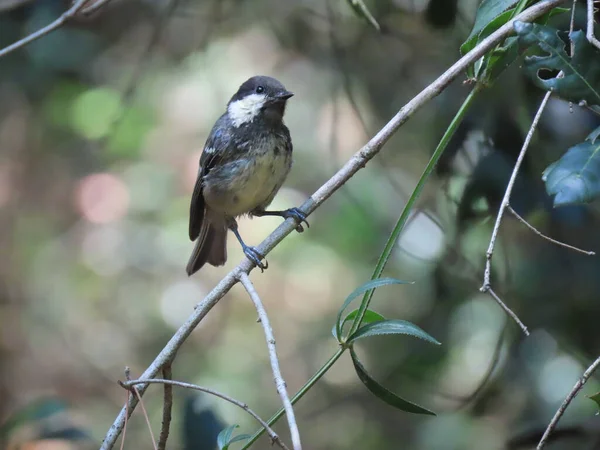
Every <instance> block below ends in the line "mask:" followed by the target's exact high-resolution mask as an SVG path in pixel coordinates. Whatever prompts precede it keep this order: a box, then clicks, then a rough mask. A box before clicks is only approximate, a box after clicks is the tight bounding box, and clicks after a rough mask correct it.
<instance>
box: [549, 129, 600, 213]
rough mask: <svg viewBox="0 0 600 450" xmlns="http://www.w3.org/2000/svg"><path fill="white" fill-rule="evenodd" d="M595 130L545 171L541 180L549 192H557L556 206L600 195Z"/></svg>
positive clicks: (598, 146)
mask: <svg viewBox="0 0 600 450" xmlns="http://www.w3.org/2000/svg"><path fill="white" fill-rule="evenodd" d="M593 134H594V133H592V135H590V136H589V137H588V139H586V140H585V141H583V142H582V143H580V144H577V145H576V146H574V147H571V148H570V149H569V150H568V151H567V153H565V154H564V155H563V156H562V158H560V159H559V160H558V161H556V162H554V163H552V164H551V165H549V166H548V168H547V169H546V170H545V171H544V174H543V176H542V180H543V181H544V182H545V183H546V191H547V192H548V195H551V196H554V206H562V205H571V204H577V203H587V202H590V201H592V200H594V199H595V198H597V197H598V196H600V140H598V139H596V137H597V136H595V135H594V136H593ZM590 137H592V139H593V141H592V140H589V138H590Z"/></svg>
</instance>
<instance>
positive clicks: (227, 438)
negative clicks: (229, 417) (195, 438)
mask: <svg viewBox="0 0 600 450" xmlns="http://www.w3.org/2000/svg"><path fill="white" fill-rule="evenodd" d="M236 428H239V425H231V426H229V427H227V428H224V429H223V430H221V432H220V433H219V435H218V436H217V445H218V446H219V450H228V449H229V446H230V445H231V444H233V443H234V442H238V441H243V440H246V439H249V438H250V437H251V436H250V435H249V434H238V435H237V436H233V437H232V436H231V435H232V434H233V432H234V431H235V429H236Z"/></svg>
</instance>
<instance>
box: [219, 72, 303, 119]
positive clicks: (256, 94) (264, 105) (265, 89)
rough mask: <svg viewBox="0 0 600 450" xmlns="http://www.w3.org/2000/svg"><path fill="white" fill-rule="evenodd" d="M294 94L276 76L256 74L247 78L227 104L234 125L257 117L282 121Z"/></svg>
mask: <svg viewBox="0 0 600 450" xmlns="http://www.w3.org/2000/svg"><path fill="white" fill-rule="evenodd" d="M293 95H294V94H293V93H292V92H290V91H288V90H287V89H286V88H285V87H284V86H283V84H281V83H280V82H279V81H277V80H276V79H275V78H272V77H267V76H256V77H252V78H250V79H248V80H246V81H245V82H244V83H243V84H242V85H241V86H240V88H239V89H238V91H237V92H236V93H235V95H234V96H233V97H231V100H229V103H228V105H227V112H228V114H229V117H230V118H231V121H232V122H233V124H234V126H236V127H239V126H241V125H244V124H246V123H250V122H253V121H254V120H256V119H262V120H266V121H273V122H277V121H279V122H280V121H281V120H282V119H283V114H284V112H285V105H286V102H287V100H288V99H289V98H290V97H291V96H293Z"/></svg>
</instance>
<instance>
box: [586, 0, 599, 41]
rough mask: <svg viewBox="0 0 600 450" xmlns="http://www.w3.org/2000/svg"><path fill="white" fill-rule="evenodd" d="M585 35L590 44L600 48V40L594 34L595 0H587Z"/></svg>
mask: <svg viewBox="0 0 600 450" xmlns="http://www.w3.org/2000/svg"><path fill="white" fill-rule="evenodd" d="M585 37H586V38H587V40H588V41H590V44H592V45H593V46H594V47H596V48H598V49H600V41H599V40H598V39H596V36H594V0H587V30H586V33H585Z"/></svg>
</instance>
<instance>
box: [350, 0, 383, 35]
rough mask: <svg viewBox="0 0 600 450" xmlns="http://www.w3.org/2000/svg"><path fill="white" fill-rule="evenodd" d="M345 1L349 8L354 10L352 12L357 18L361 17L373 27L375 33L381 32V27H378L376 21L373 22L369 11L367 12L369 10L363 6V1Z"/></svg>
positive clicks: (373, 18)
mask: <svg viewBox="0 0 600 450" xmlns="http://www.w3.org/2000/svg"><path fill="white" fill-rule="evenodd" d="M347 1H348V3H349V4H350V7H351V8H352V9H353V10H354V12H355V13H356V14H357V15H358V16H359V17H362V18H363V19H365V20H366V21H367V22H369V23H370V24H371V25H372V26H373V28H375V29H376V30H377V31H381V27H380V26H379V23H378V22H377V20H375V17H373V14H371V11H369V8H367V5H365V3H364V2H363V0H347Z"/></svg>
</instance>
